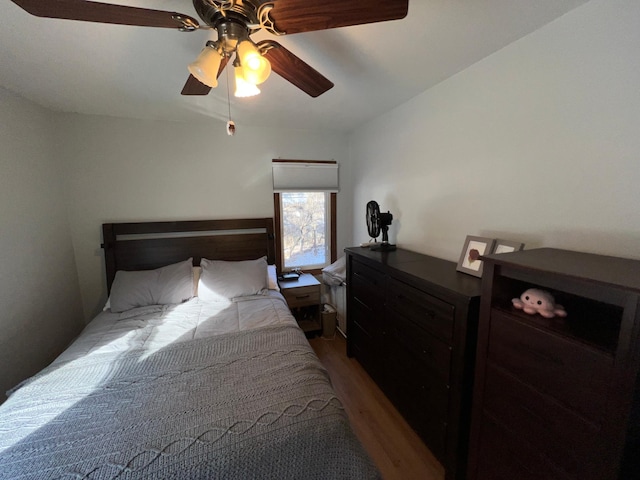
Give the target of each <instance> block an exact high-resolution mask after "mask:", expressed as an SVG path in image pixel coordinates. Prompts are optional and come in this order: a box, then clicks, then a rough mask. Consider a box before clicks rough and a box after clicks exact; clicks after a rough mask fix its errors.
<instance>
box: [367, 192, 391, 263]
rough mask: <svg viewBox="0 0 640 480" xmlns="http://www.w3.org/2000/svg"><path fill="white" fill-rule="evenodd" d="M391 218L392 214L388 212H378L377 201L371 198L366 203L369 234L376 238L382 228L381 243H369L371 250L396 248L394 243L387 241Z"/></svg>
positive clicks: (388, 250)
mask: <svg viewBox="0 0 640 480" xmlns="http://www.w3.org/2000/svg"><path fill="white" fill-rule="evenodd" d="M392 220H393V215H391V213H390V212H387V213H380V205H378V202H376V201H374V200H371V201H370V202H369V203H367V229H368V230H369V236H370V237H371V238H373V239H377V238H378V236H379V235H380V230H382V243H379V244H378V243H376V244H374V245H371V246H370V248H371V250H381V251H385V252H390V251H392V250H395V249H396V246H395V245H391V244H390V243H389V225H391V222H392Z"/></svg>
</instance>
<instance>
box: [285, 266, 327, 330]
mask: <svg viewBox="0 0 640 480" xmlns="http://www.w3.org/2000/svg"><path fill="white" fill-rule="evenodd" d="M278 284H279V285H280V292H281V293H282V295H283V296H284V298H285V300H286V301H287V305H289V308H290V309H291V313H293V316H294V317H295V318H296V320H297V321H298V325H300V328H302V330H303V331H304V333H306V334H307V335H309V336H311V335H314V334H316V333H319V332H320V331H321V330H322V323H321V318H320V282H319V281H318V280H316V278H315V277H314V276H313V275H311V274H310V273H303V274H302V275H300V277H299V278H298V279H297V280H287V281H280V282H278Z"/></svg>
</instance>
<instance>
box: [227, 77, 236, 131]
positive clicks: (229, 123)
mask: <svg viewBox="0 0 640 480" xmlns="http://www.w3.org/2000/svg"><path fill="white" fill-rule="evenodd" d="M225 70H226V71H227V106H228V108H229V120H227V135H231V136H233V135H234V134H235V133H236V124H235V123H233V120H231V96H230V94H229V69H228V68H225Z"/></svg>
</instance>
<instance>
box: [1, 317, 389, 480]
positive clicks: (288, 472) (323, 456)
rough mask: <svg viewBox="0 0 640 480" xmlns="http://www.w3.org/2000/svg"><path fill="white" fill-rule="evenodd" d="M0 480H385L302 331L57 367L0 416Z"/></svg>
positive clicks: (106, 355) (231, 336)
mask: <svg viewBox="0 0 640 480" xmlns="http://www.w3.org/2000/svg"><path fill="white" fill-rule="evenodd" d="M0 478H2V479H5V478H11V479H14V478H16V479H20V478H33V479H50V478H63V479H66V478H69V479H71V478H74V479H76V478H77V479H80V478H82V479H84V478H86V479H113V478H119V479H134V478H135V479H141V478H145V479H146V478H148V479H171V478H176V479H177V478H184V479H200V478H203V479H204V478H207V479H242V480H245V479H294V478H295V479H337V478H341V479H365V478H367V479H368V478H379V477H378V473H377V471H376V469H375V467H374V466H373V465H372V464H371V461H370V459H369V457H368V456H367V455H366V454H365V452H364V451H363V449H362V446H361V445H360V443H359V442H358V441H357V439H356V438H355V436H354V434H353V433H352V431H351V428H350V426H349V424H348V420H347V417H346V415H345V413H344V411H343V407H342V405H341V403H340V401H339V400H338V398H336V396H335V392H334V390H333V388H332V387H331V385H330V382H329V380H328V376H327V373H326V371H325V370H324V368H323V367H322V366H321V364H320V363H319V361H318V359H317V358H316V356H315V354H314V353H313V350H312V349H311V347H310V346H309V344H308V342H307V340H306V338H305V337H304V334H303V333H302V332H301V330H300V329H299V328H298V327H297V326H292V325H276V326H265V327H260V328H256V329H252V330H246V331H238V332H232V333H226V334H222V335H217V336H213V337H209V338H199V339H193V340H190V341H186V342H177V343H171V344H168V345H166V346H165V347H163V348H161V349H159V350H153V351H149V350H145V349H133V350H129V351H113V352H109V351H105V352H97V353H95V354H93V355H88V356H85V357H80V358H74V359H71V360H68V361H63V362H56V363H54V364H52V365H51V366H50V367H48V368H46V369H45V370H43V371H42V372H41V373H39V374H38V375H36V376H35V377H33V378H32V379H31V380H29V381H28V382H27V383H26V384H25V385H23V386H22V387H21V388H19V389H18V390H17V391H16V392H15V393H14V394H13V395H11V397H10V398H9V399H8V400H7V402H5V404H4V405H2V408H1V409H0Z"/></svg>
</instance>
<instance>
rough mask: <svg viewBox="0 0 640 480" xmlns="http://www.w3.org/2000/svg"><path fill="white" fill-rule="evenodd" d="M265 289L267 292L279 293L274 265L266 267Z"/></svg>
mask: <svg viewBox="0 0 640 480" xmlns="http://www.w3.org/2000/svg"><path fill="white" fill-rule="evenodd" d="M267 288H268V289H269V290H275V291H277V292H279V291H280V285H278V274H277V273H276V266H275V265H267Z"/></svg>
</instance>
